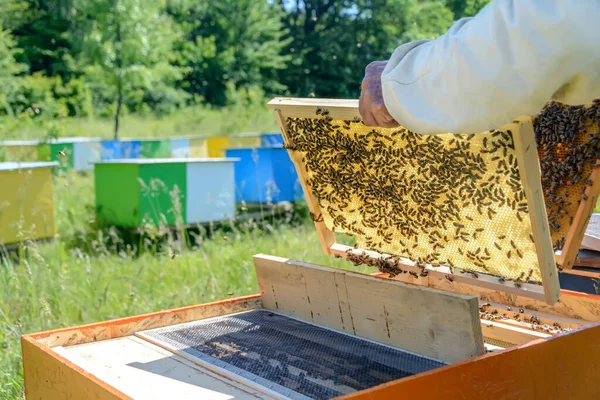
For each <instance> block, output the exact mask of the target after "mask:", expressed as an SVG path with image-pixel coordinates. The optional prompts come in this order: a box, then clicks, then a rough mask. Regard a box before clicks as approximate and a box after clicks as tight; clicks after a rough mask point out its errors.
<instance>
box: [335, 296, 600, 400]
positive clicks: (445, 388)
mask: <svg viewBox="0 0 600 400" xmlns="http://www.w3.org/2000/svg"><path fill="white" fill-rule="evenodd" d="M561 301H562V300H561ZM598 337H600V324H597V325H594V326H592V327H588V328H585V329H581V330H578V331H573V332H570V333H567V334H563V335H557V336H554V337H552V338H549V339H545V340H537V341H535V342H532V343H528V344H525V345H522V346H518V347H514V348H510V349H507V350H504V351H501V352H497V353H493V354H488V355H486V356H483V357H478V358H476V359H473V360H467V361H464V362H461V363H458V364H454V365H450V366H447V367H444V368H440V369H437V370H434V371H429V372H425V373H423V374H419V375H415V376H412V377H409V378H405V379H400V380H397V381H394V382H390V383H387V384H383V385H380V386H377V387H374V388H372V389H367V390H364V391H361V392H358V393H354V394H350V395H347V396H345V397H341V398H340V399H347V400H350V399H352V400H354V399H369V400H379V399H381V400H384V399H400V398H407V399H410V398H418V399H445V400H454V399H461V400H480V399H578V400H587V399H589V400H592V399H598V394H599V393H600V380H599V379H598V376H600V363H599V362H598V360H599V359H600V343H599V342H598Z"/></svg>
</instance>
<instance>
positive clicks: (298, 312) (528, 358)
mask: <svg viewBox="0 0 600 400" xmlns="http://www.w3.org/2000/svg"><path fill="white" fill-rule="evenodd" d="M254 261H255V267H256V271H257V275H258V281H259V287H260V293H259V294H256V295H252V296H246V297H239V298H234V299H229V300H225V301H220V302H215V303H207V304H202V305H197V306H190V307H184V308H180V309H173V310H166V311H161V312H156V313H151V314H145V315H137V316H132V317H128V318H123V319H119V320H113V321H107V322H100V323H95V324H89V325H85V326H80V327H72V328H63V329H59V330H54V331H47V332H41V333H35V334H30V335H25V336H23V337H22V340H21V342H22V349H23V367H24V376H25V392H26V393H25V394H26V397H27V399H28V400H32V399H33V400H36V399H49V398H52V399H54V398H55V399H63V398H64V399H68V398H73V399H75V398H77V399H79V398H82V399H83V398H99V399H130V398H136V399H163V398H177V399H182V400H185V399H197V398H208V397H210V398H244V399H245V398H252V399H275V398H276V399H311V398H314V399H329V398H340V399H361V398H365V399H390V398H404V397H406V396H410V397H415V398H426V399H447V400H453V399H463V400H464V399H467V400H471V399H472V400H475V399H477V400H479V399H488V398H489V399H495V398H516V399H528V400H529V399H548V398H560V399H562V398H573V399H584V400H585V399H596V398H597V397H598V395H599V393H600V382H599V381H598V379H597V377H598V375H599V374H600V364H599V363H598V362H597V361H598V359H599V358H600V347H598V346H594V345H592V344H593V343H595V342H597V341H598V339H599V338H600V325H599V324H592V323H590V322H589V321H590V320H595V321H598V319H599V318H600V311H599V310H600V308H599V307H598V304H600V298H599V297H598V296H586V295H579V294H573V293H568V292H567V293H564V294H563V296H562V297H561V304H557V305H554V306H550V305H548V304H545V303H543V302H539V301H536V300H532V299H530V298H523V297H520V296H514V297H510V298H504V300H506V301H507V302H506V303H504V304H495V303H490V302H489V301H494V300H496V299H497V298H498V296H497V294H495V293H494V292H492V291H490V292H488V291H485V290H484V289H481V288H477V287H470V286H468V285H463V284H459V283H457V282H453V283H451V282H448V281H446V280H443V279H441V280H438V279H436V278H435V277H427V278H419V280H416V279H415V280H414V281H412V282H410V283H411V284H405V283H402V282H397V281H393V280H388V279H383V278H380V277H370V276H364V275H360V274H355V273H349V272H344V271H336V270H332V269H330V268H325V267H321V266H315V265H311V264H308V263H303V262H297V261H293V260H288V259H285V258H279V257H272V256H264V255H258V256H255V259H254ZM399 278H400V279H407V280H410V279H413V278H412V277H411V276H405V275H401V276H400V277H399ZM435 286H441V287H443V289H444V291H440V290H437V289H434V288H433V287H435ZM469 292H472V293H469ZM458 293H468V294H458ZM474 295H477V296H479V297H482V296H488V299H489V301H488V302H485V303H484V302H480V303H479V307H480V308H479V312H478V310H477V307H478V304H477V301H476V300H475V297H474ZM473 301H475V302H474V303H473ZM438 302H445V304H446V306H445V307H436V304H437V303H438ZM380 308H381V309H380ZM436 309H437V310H438V311H437V312H436V311H435V310H436ZM534 310H535V311H534ZM473 312H474V316H475V319H476V320H477V321H476V322H477V324H476V325H473V324H472V322H473V321H472V320H473ZM290 317H291V318H290ZM346 317H347V318H346ZM574 318H577V319H574ZM534 328H535V329H534ZM477 331H478V332H479V338H478V339H479V340H481V334H483V337H484V340H486V341H487V342H488V343H486V344H485V348H486V350H487V351H488V352H491V354H486V355H475V356H467V354H468V353H471V352H473V351H474V350H475V353H476V354H480V351H479V350H476V349H475V348H472V347H470V345H467V346H465V345H466V344H468V343H474V342H473V341H472V339H473V338H474V337H473V336H471V334H472V333H474V332H477ZM558 332H561V333H560V334H557V333H558ZM461 333H466V334H465V335H461ZM486 337H487V339H486ZM489 342H494V343H495V344H491V343H489ZM381 343H385V345H382V344H381ZM479 343H480V342H479ZM417 348H418V349H422V351H425V352H428V353H432V352H439V353H437V354H438V355H440V356H441V357H456V355H458V354H461V350H459V349H462V351H465V350H466V349H468V351H466V352H465V353H462V356H459V357H458V358H457V359H458V360H460V359H463V360H464V361H449V362H447V364H450V365H446V366H444V365H443V364H444V363H441V362H439V361H438V360H436V359H435V358H427V357H425V356H421V355H418V354H416V353H418V352H414V351H413V352H412V354H411V353H407V352H406V349H417ZM349 349H351V351H350V352H349V351H348V350H349ZM400 349H404V350H400ZM409 351H410V350H409ZM396 353H398V354H396ZM465 356H467V359H464V357H465ZM465 377H468V379H465Z"/></svg>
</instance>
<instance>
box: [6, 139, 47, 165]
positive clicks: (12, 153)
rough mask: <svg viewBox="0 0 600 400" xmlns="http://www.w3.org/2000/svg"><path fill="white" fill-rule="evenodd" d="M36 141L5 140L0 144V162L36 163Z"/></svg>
mask: <svg viewBox="0 0 600 400" xmlns="http://www.w3.org/2000/svg"><path fill="white" fill-rule="evenodd" d="M37 145H38V141H37V140H6V141H4V142H0V160H4V161H36V160H37V159H38V155H37Z"/></svg>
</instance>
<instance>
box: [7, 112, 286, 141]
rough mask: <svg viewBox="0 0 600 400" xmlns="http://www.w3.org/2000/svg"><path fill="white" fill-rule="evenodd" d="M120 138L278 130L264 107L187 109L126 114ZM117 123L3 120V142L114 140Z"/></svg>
mask: <svg viewBox="0 0 600 400" xmlns="http://www.w3.org/2000/svg"><path fill="white" fill-rule="evenodd" d="M120 126H121V128H120V130H119V131H120V137H123V138H125V137H133V138H148V137H171V136H187V135H214V136H219V135H228V134H231V133H241V132H271V131H276V130H277V125H276V123H275V120H274V118H273V115H272V112H271V111H269V110H267V109H266V107H264V106H262V105H255V106H248V105H244V106H241V105H240V106H231V107H227V108H222V109H213V108H209V107H206V106H194V107H189V108H185V109H182V110H179V111H177V112H175V113H174V114H172V115H169V116H166V117H160V118H159V117H154V116H141V115H135V114H132V115H126V116H124V117H123V118H122V119H121V121H120ZM113 127H114V122H113V121H112V120H110V119H100V118H65V119H63V120H53V121H38V120H36V119H35V118H29V117H23V118H20V119H17V118H8V117H0V140H6V139H34V138H38V139H39V138H44V137H48V136H86V137H100V138H112V137H113V135H114V134H113Z"/></svg>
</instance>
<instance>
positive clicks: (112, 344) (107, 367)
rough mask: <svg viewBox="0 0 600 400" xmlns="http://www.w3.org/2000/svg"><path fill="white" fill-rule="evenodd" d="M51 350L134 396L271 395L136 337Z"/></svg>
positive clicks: (217, 399) (223, 399) (222, 397)
mask: <svg viewBox="0 0 600 400" xmlns="http://www.w3.org/2000/svg"><path fill="white" fill-rule="evenodd" d="M53 351H54V352H55V353H57V354H59V355H60V356H62V357H64V358H65V359H67V360H69V361H71V362H72V363H73V364H75V365H77V366H79V367H81V368H82V369H84V370H85V371H86V372H88V373H90V374H93V375H94V376H96V377H98V378H99V379H101V380H102V381H103V382H106V383H107V384H108V385H109V386H111V387H113V388H115V389H117V390H119V391H121V392H122V393H124V394H125V395H127V396H130V397H132V398H134V399H148V400H153V399H155V400H159V399H166V398H175V399H194V398H196V399H200V398H211V399H215V400H226V399H230V398H247V399H272V397H270V396H267V395H264V394H262V393H260V392H257V391H254V390H252V389H250V388H249V387H247V386H244V385H241V384H239V383H237V382H235V381H232V380H230V379H227V378H224V377H222V376H219V375H217V374H215V373H213V372H211V371H209V370H207V369H205V368H202V367H200V366H198V365H197V364H195V363H193V362H190V361H188V360H186V359H185V358H183V357H180V356H178V355H175V354H173V353H171V352H170V351H167V350H165V349H163V348H161V347H159V346H156V345H154V344H152V343H150V342H147V341H145V340H142V339H139V338H137V337H135V336H128V337H124V338H118V339H112V340H104V341H101V342H94V343H87V344H84V345H77V346H71V347H66V348H65V347H62V346H59V347H55V348H54V349H53Z"/></svg>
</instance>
